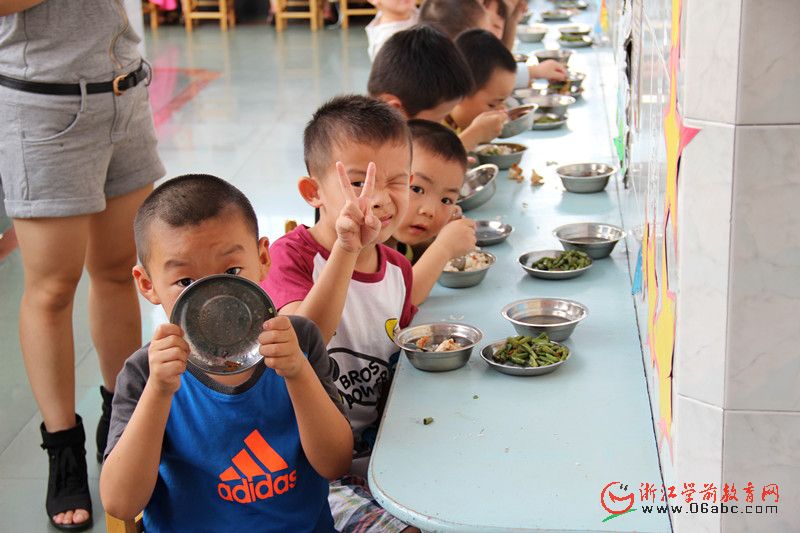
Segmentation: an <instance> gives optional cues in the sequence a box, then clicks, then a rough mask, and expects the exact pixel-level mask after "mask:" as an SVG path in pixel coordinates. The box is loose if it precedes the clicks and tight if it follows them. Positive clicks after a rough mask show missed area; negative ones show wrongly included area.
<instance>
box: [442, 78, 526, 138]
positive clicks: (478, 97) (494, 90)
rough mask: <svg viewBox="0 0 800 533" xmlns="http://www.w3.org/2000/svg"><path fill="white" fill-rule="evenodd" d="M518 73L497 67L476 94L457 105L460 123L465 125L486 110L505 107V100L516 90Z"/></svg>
mask: <svg viewBox="0 0 800 533" xmlns="http://www.w3.org/2000/svg"><path fill="white" fill-rule="evenodd" d="M515 82H516V75H515V74H514V73H513V72H509V71H507V70H504V69H500V68H496V69H494V72H492V75H491V77H490V78H489V81H488V82H487V83H486V85H484V86H483V87H481V88H480V89H478V90H477V91H476V92H475V93H474V94H472V95H470V96H468V97H466V98H464V100H462V101H461V103H460V104H458V106H457V108H458V109H457V113H456V115H458V122H459V125H461V126H462V127H465V126H467V125H469V124H470V123H472V121H473V120H474V119H475V117H477V116H478V115H480V114H481V113H484V112H486V111H494V110H499V109H505V101H506V99H507V98H508V97H509V96H511V93H512V92H513V91H514V84H515Z"/></svg>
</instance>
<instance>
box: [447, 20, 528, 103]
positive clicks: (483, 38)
mask: <svg viewBox="0 0 800 533" xmlns="http://www.w3.org/2000/svg"><path fill="white" fill-rule="evenodd" d="M456 47H458V49H459V51H460V52H461V54H462V55H463V56H464V58H465V59H466V61H467V64H468V65H469V68H470V70H471V71H472V79H473V80H474V81H475V91H478V90H480V89H482V88H483V87H485V86H486V84H487V83H489V79H490V78H491V77H492V73H493V72H494V71H495V69H498V68H499V69H503V70H506V71H508V72H511V73H515V72H516V71H517V63H516V61H514V55H513V54H512V53H511V52H509V51H508V48H506V46H505V45H504V44H503V42H502V41H501V40H500V39H498V38H497V37H495V36H494V35H492V34H491V33H490V32H488V31H486V30H478V29H475V30H468V31H465V32H464V33H462V34H461V35H459V36H458V37H456Z"/></svg>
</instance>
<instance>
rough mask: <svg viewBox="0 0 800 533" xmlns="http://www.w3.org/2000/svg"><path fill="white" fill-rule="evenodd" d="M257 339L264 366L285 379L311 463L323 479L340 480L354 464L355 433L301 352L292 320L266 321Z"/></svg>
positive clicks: (304, 450) (285, 317) (305, 451)
mask: <svg viewBox="0 0 800 533" xmlns="http://www.w3.org/2000/svg"><path fill="white" fill-rule="evenodd" d="M258 340H259V343H260V344H261V348H260V353H261V355H263V356H264V363H265V364H266V365H267V366H268V367H270V368H272V369H274V370H275V372H276V373H277V374H278V375H279V376H282V377H283V378H284V379H285V380H286V388H287V389H288V391H289V397H290V399H291V400H292V406H293V407H294V414H295V417H296V418H297V427H298V429H299V431H300V443H301V444H302V446H303V452H304V453H305V454H306V458H307V459H308V462H309V463H310V464H311V466H313V467H314V470H316V471H317V473H318V474H319V475H321V476H322V477H325V478H327V479H331V480H332V479H336V478H338V477H340V476H341V475H342V474H344V473H345V472H347V470H348V469H349V468H350V463H351V462H352V454H353V432H352V429H350V423H349V422H348V421H347V419H346V418H345V417H344V415H342V413H340V412H339V410H338V409H337V408H336V406H335V405H334V404H333V402H332V401H331V399H330V397H329V396H328V393H327V392H326V391H325V388H324V387H323V386H322V383H321V382H320V380H319V378H318V377H317V374H316V373H315V372H314V369H313V368H312V367H311V363H309V361H308V359H307V358H306V357H305V356H304V355H303V352H302V351H301V350H300V345H299V343H298V341H297V334H296V333H295V331H294V328H293V327H292V324H291V322H290V321H289V317H287V316H279V317H276V318H273V319H271V320H268V321H266V322H265V323H264V331H263V332H262V333H261V335H260V336H259V338H258Z"/></svg>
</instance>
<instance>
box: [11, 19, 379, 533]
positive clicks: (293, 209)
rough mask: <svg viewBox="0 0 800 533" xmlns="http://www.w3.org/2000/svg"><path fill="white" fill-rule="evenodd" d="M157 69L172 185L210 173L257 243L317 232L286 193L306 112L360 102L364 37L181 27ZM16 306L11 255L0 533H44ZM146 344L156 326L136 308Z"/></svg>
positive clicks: (86, 362) (78, 325) (84, 363)
mask: <svg viewBox="0 0 800 533" xmlns="http://www.w3.org/2000/svg"><path fill="white" fill-rule="evenodd" d="M147 57H148V59H149V60H150V61H151V62H152V63H153V65H154V66H155V68H156V72H157V78H156V81H154V83H153V85H152V86H151V96H152V97H153V100H154V101H153V108H154V110H155V113H156V115H155V116H156V120H157V123H158V132H159V139H160V153H161V157H162V159H163V160H164V163H165V165H166V167H167V173H168V176H175V175H178V174H182V173H186V172H206V173H212V174H216V175H219V176H221V177H225V178H227V179H229V180H231V181H232V182H233V183H234V184H235V185H236V186H238V187H239V188H241V189H242V190H243V191H244V192H245V194H247V196H248V197H249V198H250V200H251V201H252V202H253V205H254V207H255V209H256V212H257V213H258V217H259V223H260V224H261V231H262V234H263V235H267V236H269V237H270V238H271V239H275V238H277V237H279V236H280V235H281V234H282V233H283V224H284V220H285V219H286V218H294V219H298V220H300V221H302V222H305V223H311V222H313V220H312V219H313V216H312V212H311V210H310V208H308V207H307V206H306V204H305V203H304V202H303V201H302V200H301V199H300V197H299V195H298V194H297V193H296V189H295V187H294V183H295V182H296V180H297V178H298V177H299V176H301V175H303V173H304V172H305V169H304V165H303V156H302V131H303V127H304V126H305V123H306V122H307V120H308V119H309V117H310V114H311V113H312V112H313V110H314V109H315V108H316V107H317V106H318V105H319V104H320V103H321V102H322V101H324V100H325V99H327V98H329V97H331V96H333V95H336V94H339V93H344V92H363V91H364V89H365V87H366V81H367V77H368V74H369V60H368V58H367V53H366V36H365V34H364V30H363V28H362V27H359V26H357V25H356V26H354V27H351V28H350V29H349V30H341V29H339V28H332V29H327V30H325V31H319V32H316V33H315V34H312V33H311V32H309V31H308V27H307V26H305V25H296V26H292V27H290V28H289V30H288V31H286V32H285V33H283V34H282V35H276V33H275V31H274V30H273V29H272V28H271V27H268V26H262V25H258V26H238V27H237V28H236V29H235V30H234V31H230V32H228V33H227V34H222V33H220V32H219V30H218V28H217V27H216V26H214V25H213V24H212V25H203V26H202V27H201V28H199V30H198V31H195V32H194V33H193V35H192V36H191V37H187V36H186V34H185V33H184V30H183V28H181V27H161V28H159V29H158V33H157V34H155V35H153V34H150V33H148V34H147ZM21 294H22V266H21V261H20V256H19V250H17V251H15V252H13V253H11V255H9V256H8V257H7V258H6V259H5V260H3V261H2V262H0V346H3V349H2V352H0V354H1V355H0V361H1V362H2V366H3V371H2V372H0V531H8V532H39V531H47V530H48V525H47V518H46V516H45V513H44V494H45V487H46V475H47V461H46V455H45V454H44V452H42V450H41V449H40V448H39V443H40V436H39V433H38V426H39V423H40V422H41V419H40V417H39V415H38V412H37V409H36V405H35V403H34V401H33V396H32V394H31V392H30V388H29V386H28V382H27V378H26V376H25V372H24V368H23V365H22V356H21V353H20V347H19V340H18V337H17V326H18V318H17V315H18V308H19V300H20V296H21ZM86 301H87V283H86V280H85V279H84V282H82V283H81V286H80V288H79V290H78V296H77V300H76V304H75V320H74V325H75V342H76V351H75V353H76V361H75V364H76V372H77V385H78V387H77V392H76V393H77V400H78V412H79V413H80V414H81V415H82V416H83V417H84V424H85V426H86V428H87V433H89V442H88V443H87V450H88V452H89V453H88V459H91V458H93V457H94V444H93V442H94V441H93V436H94V427H95V424H96V423H97V417H98V415H99V410H100V395H99V393H98V391H97V386H98V385H99V384H100V374H99V370H98V365H97V355H96V354H95V352H94V349H93V348H92V343H91V339H90V337H89V329H88V323H87V320H86V316H87V303H86ZM142 310H143V317H144V321H143V324H144V325H143V330H144V332H143V333H144V336H145V338H148V337H149V335H150V334H151V332H152V328H153V324H156V323H159V322H161V321H162V316H161V312H160V310H155V309H153V307H152V306H151V305H150V304H147V303H143V305H142ZM89 465H90V466H89V475H90V478H91V479H92V488H93V491H94V492H93V502H94V506H95V526H94V529H93V531H105V524H104V522H103V516H102V512H101V506H100V498H99V497H98V495H97V491H96V488H97V487H96V484H97V478H98V475H99V467H98V465H97V464H96V463H94V461H91V460H90V461H89Z"/></svg>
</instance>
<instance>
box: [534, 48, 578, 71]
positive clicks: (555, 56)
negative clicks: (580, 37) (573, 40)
mask: <svg viewBox="0 0 800 533" xmlns="http://www.w3.org/2000/svg"><path fill="white" fill-rule="evenodd" d="M570 56H572V50H561V49H559V50H539V51H538V52H536V59H538V60H539V63H541V62H543V61H547V60H548V59H552V60H554V61H558V62H559V63H561V64H562V65H564V66H565V67H566V66H567V63H569V58H570Z"/></svg>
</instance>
